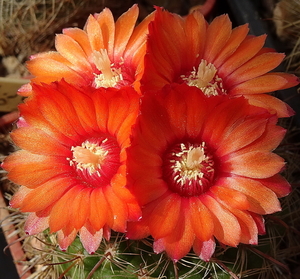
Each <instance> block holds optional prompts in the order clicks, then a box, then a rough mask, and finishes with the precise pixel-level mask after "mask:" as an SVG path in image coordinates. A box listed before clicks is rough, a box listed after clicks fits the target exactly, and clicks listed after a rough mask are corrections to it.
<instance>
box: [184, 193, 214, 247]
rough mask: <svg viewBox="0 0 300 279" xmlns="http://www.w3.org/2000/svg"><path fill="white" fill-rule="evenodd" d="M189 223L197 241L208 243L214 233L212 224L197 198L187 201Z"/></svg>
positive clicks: (208, 213)
mask: <svg viewBox="0 0 300 279" xmlns="http://www.w3.org/2000/svg"><path fill="white" fill-rule="evenodd" d="M189 206H190V209H189V210H190V212H191V214H190V217H191V223H192V227H193V230H194V233H195V235H196V238H197V239H199V241H201V242H202V241H204V242H205V241H209V240H210V239H211V237H212V235H213V232H214V222H213V219H212V216H211V214H210V212H209V210H208V209H207V207H206V206H204V204H203V203H202V202H201V201H200V200H199V199H198V198H197V197H192V198H190V199H189Z"/></svg>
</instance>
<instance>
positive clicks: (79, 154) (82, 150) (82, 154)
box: [68, 141, 108, 174]
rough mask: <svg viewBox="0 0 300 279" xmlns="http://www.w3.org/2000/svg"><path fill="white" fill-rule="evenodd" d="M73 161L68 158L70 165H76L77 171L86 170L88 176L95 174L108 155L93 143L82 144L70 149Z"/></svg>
mask: <svg viewBox="0 0 300 279" xmlns="http://www.w3.org/2000/svg"><path fill="white" fill-rule="evenodd" d="M71 151H73V159H70V158H68V160H69V162H70V165H71V166H72V165H74V164H76V168H77V169H79V170H84V169H86V170H87V171H88V172H89V173H90V174H93V173H95V172H97V173H98V174H99V172H98V171H97V169H99V168H101V164H102V163H103V161H104V160H105V157H106V155H107V154H108V151H107V150H104V149H103V147H101V146H99V145H98V144H95V143H90V142H88V141H86V142H83V143H82V145H81V146H76V147H74V146H73V147H72V148H71Z"/></svg>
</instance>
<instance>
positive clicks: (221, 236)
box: [200, 195, 241, 247]
mask: <svg viewBox="0 0 300 279" xmlns="http://www.w3.org/2000/svg"><path fill="white" fill-rule="evenodd" d="M200 200H201V201H202V202H203V204H204V205H205V206H206V207H207V208H208V209H209V210H210V213H211V216H212V218H213V222H214V236H215V237H216V238H217V239H218V240H219V241H220V242H222V243H223V244H225V245H230V246H234V247H236V246H237V245H238V243H239V241H240V238H241V227H240V224H239V222H238V220H237V218H236V217H235V216H234V215H233V214H232V213H230V212H229V211H228V210H227V209H226V208H225V207H223V206H222V205H221V204H220V203H218V202H217V201H216V200H215V199H214V198H212V197H211V196H209V195H202V196H201V197H200Z"/></svg>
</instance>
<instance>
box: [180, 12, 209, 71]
mask: <svg viewBox="0 0 300 279" xmlns="http://www.w3.org/2000/svg"><path fill="white" fill-rule="evenodd" d="M184 29H185V34H186V38H185V39H186V41H185V43H186V45H187V46H188V47H189V51H188V53H186V55H185V57H184V61H185V62H184V63H186V65H190V66H192V65H194V63H195V59H197V57H199V58H198V59H200V58H201V57H203V51H204V47H205V40H202V38H206V36H207V22H206V20H205V18H204V16H203V14H201V13H198V12H196V13H191V14H189V15H188V16H187V17H186V20H185V26H184ZM175 39H176V38H175ZM197 62H198V64H199V61H197Z"/></svg>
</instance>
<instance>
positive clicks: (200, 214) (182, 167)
mask: <svg viewBox="0 0 300 279" xmlns="http://www.w3.org/2000/svg"><path fill="white" fill-rule="evenodd" d="M276 122H277V116H276V115H271V114H270V113H269V112H268V111H267V110H266V109H263V108H259V107H255V106H252V105H249V103H248V102H247V100H246V99H244V97H239V98H233V99H232V98H228V96H214V97H210V98H206V97H205V95H204V94H202V93H201V92H200V91H199V90H198V89H197V88H196V87H189V86H187V85H186V84H182V85H173V86H167V87H165V88H164V89H163V90H161V91H158V92H155V93H152V92H151V93H150V92H149V93H148V94H145V96H144V97H143V98H142V105H141V114H140V116H139V117H138V120H137V123H136V126H135V130H134V132H133V139H132V145H131V146H130V147H129V149H128V173H129V185H130V186H129V188H130V189H131V190H132V192H133V193H134V195H135V196H136V197H137V199H138V201H139V203H140V205H141V207H142V208H143V209H142V211H143V217H142V219H141V221H138V222H132V223H129V225H128V233H127V236H128V237H129V238H131V239H139V238H143V237H146V236H147V235H149V234H151V235H152V236H153V238H154V240H155V241H154V251H155V252H157V253H159V252H162V251H164V250H165V251H166V252H167V254H168V255H169V256H170V257H171V258H172V259H173V260H174V261H177V260H179V259H181V258H182V257H183V256H185V255H186V254H187V253H188V252H189V251H190V249H191V247H193V250H194V252H195V253H196V254H197V255H199V256H200V258H201V259H203V260H205V261H207V260H209V259H210V257H211V256H212V254H213V252H214V249H215V240H214V238H216V239H217V240H218V241H219V242H220V243H223V244H225V245H230V246H237V245H238V244H239V243H240V242H241V243H247V244H256V243H257V236H258V234H259V233H264V224H263V218H262V216H261V215H264V214H270V213H273V212H276V211H279V210H281V207H280V203H279V201H278V197H282V196H285V195H287V194H288V193H289V191H290V186H289V184H288V182H287V181H286V180H285V179H284V178H282V177H281V176H280V175H279V174H278V173H279V172H280V171H281V169H282V168H283V166H284V160H283V159H282V158H281V157H279V156H278V155H276V154H274V153H272V152H271V151H272V150H273V149H274V148H276V147H277V146H278V144H279V143H280V141H281V140H282V138H283V136H284V134H285V130H284V129H283V128H281V127H279V126H277V125H276Z"/></svg>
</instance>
